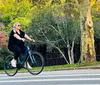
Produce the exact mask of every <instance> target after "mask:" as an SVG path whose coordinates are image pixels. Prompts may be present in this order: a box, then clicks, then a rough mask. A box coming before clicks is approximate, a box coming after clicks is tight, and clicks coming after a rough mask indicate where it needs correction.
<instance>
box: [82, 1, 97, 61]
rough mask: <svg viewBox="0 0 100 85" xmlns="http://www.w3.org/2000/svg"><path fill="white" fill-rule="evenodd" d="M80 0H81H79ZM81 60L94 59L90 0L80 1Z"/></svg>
mask: <svg viewBox="0 0 100 85" xmlns="http://www.w3.org/2000/svg"><path fill="white" fill-rule="evenodd" d="M80 1H81V0H80ZM80 22H81V61H86V62H92V61H96V54H95V46H94V28H93V21H92V16H91V6H90V0H82V1H81V2H80Z"/></svg>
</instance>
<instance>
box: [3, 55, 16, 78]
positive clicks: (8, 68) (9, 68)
mask: <svg viewBox="0 0 100 85" xmlns="http://www.w3.org/2000/svg"><path fill="white" fill-rule="evenodd" d="M13 58H14V55H9V56H7V57H6V58H5V61H4V71H5V73H6V74H7V75H8V76H14V75H15V74H16V73H17V71H18V68H17V67H13V66H12V64H11V61H12V59H13Z"/></svg>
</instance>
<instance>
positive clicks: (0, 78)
mask: <svg viewBox="0 0 100 85" xmlns="http://www.w3.org/2000/svg"><path fill="white" fill-rule="evenodd" d="M72 84H74V85H100V70H66V71H52V72H42V73H41V74H40V75H35V76H33V75H31V74H29V73H17V74H16V75H15V76H14V77H8V76H7V75H5V74H0V85H72Z"/></svg>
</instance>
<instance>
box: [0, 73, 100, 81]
mask: <svg viewBox="0 0 100 85" xmlns="http://www.w3.org/2000/svg"><path fill="white" fill-rule="evenodd" d="M93 75H94V76H100V74H73V75H48V76H46V75H45V76H39V75H37V76H36V75H32V76H28V75H22V76H13V77H8V76H7V77H0V79H1V80H3V79H19V78H24V79H25V78H52V77H67V76H71V77H79V76H93Z"/></svg>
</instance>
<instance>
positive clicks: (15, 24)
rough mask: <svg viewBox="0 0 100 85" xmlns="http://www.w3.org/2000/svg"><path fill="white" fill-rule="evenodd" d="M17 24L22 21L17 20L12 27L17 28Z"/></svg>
mask: <svg viewBox="0 0 100 85" xmlns="http://www.w3.org/2000/svg"><path fill="white" fill-rule="evenodd" d="M17 25H20V23H19V22H15V23H14V24H13V28H12V29H15V28H16V26H17Z"/></svg>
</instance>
